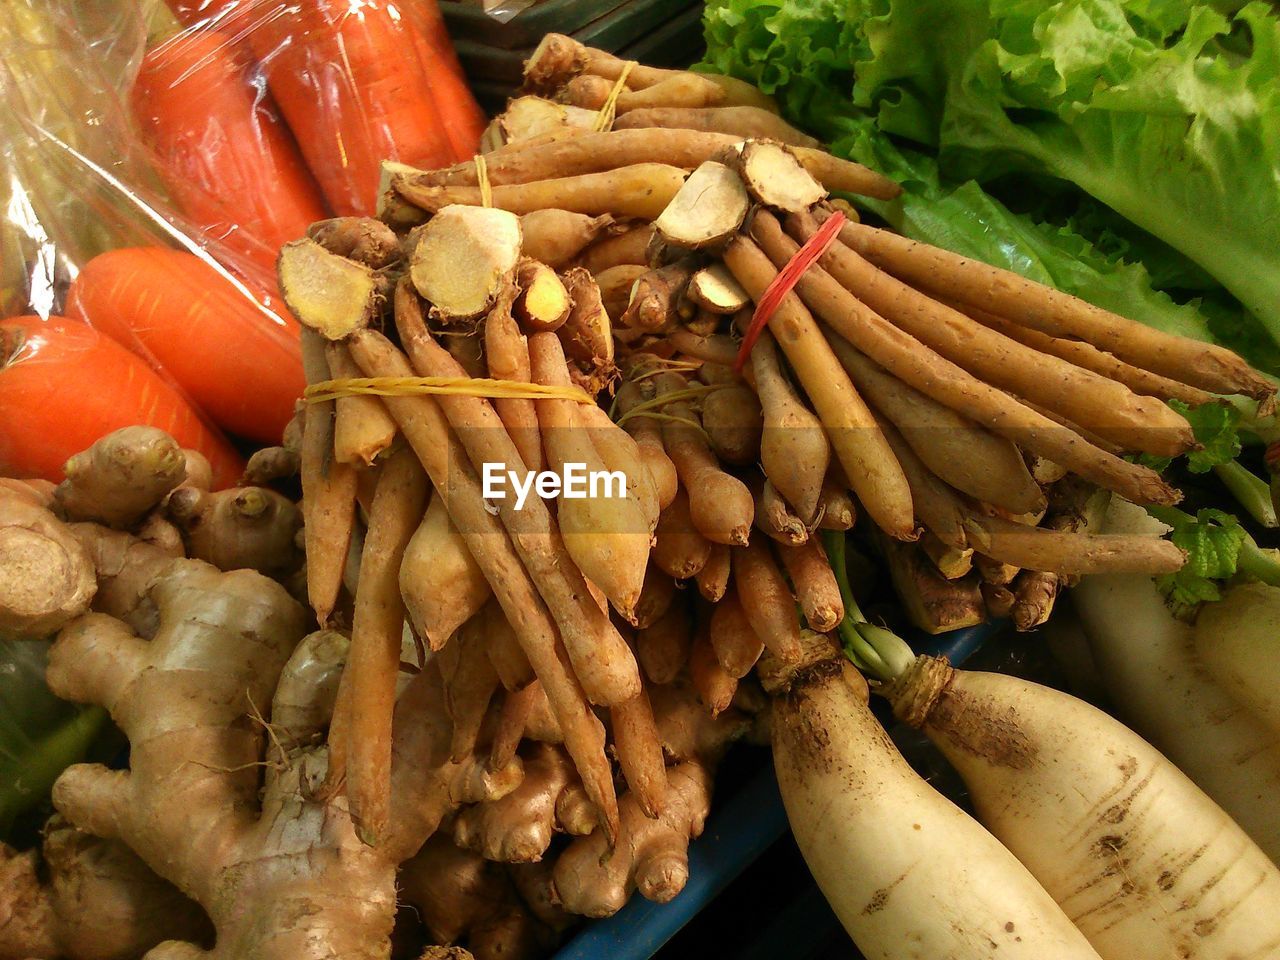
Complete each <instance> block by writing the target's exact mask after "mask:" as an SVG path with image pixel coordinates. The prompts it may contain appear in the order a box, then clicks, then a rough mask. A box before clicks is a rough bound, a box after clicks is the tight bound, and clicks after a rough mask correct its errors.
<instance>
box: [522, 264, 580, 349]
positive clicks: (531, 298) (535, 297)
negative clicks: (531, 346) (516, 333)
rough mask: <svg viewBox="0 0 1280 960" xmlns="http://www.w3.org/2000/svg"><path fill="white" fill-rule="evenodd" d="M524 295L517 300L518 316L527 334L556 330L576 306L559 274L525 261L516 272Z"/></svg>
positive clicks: (543, 265)
mask: <svg viewBox="0 0 1280 960" xmlns="http://www.w3.org/2000/svg"><path fill="white" fill-rule="evenodd" d="M516 284H517V286H519V288H520V294H519V296H517V297H516V301H515V306H514V310H515V314H516V317H517V318H518V319H519V321H520V324H521V326H523V327H524V328H525V331H526V332H529V333H538V332H540V331H544V330H546V331H549V330H556V329H558V328H559V327H560V325H561V324H563V323H564V322H565V320H567V319H568V317H569V308H570V307H571V306H572V305H573V304H572V301H571V300H570V299H569V291H568V290H567V289H566V288H565V285H564V282H563V281H562V280H561V279H560V278H559V277H558V276H556V272H555V271H554V270H552V269H551V268H550V267H548V266H547V265H546V264H545V263H539V262H538V261H537V260H529V259H524V260H521V261H520V266H519V268H518V269H517V271H516Z"/></svg>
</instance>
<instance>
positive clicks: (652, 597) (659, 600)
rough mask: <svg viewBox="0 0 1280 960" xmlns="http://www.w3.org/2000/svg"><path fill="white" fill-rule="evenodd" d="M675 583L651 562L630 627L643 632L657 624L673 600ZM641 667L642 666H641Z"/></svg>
mask: <svg viewBox="0 0 1280 960" xmlns="http://www.w3.org/2000/svg"><path fill="white" fill-rule="evenodd" d="M675 595H676V582H675V580H674V579H672V578H671V577H670V576H668V575H667V574H665V573H663V572H662V570H660V569H658V567H657V566H656V565H654V563H653V562H652V561H651V562H650V563H649V569H648V570H646V571H645V574H644V588H643V589H641V591H640V599H639V600H638V601H637V602H636V610H635V615H634V616H633V617H632V620H631V625H632V626H633V627H635V628H636V629H637V630H644V629H645V628H646V627H651V626H653V624H655V623H657V621H658V618H659V617H661V616H662V615H663V614H665V613H666V612H667V610H668V609H669V608H670V607H671V602H672V600H673V599H675ZM642 666H643V664H642Z"/></svg>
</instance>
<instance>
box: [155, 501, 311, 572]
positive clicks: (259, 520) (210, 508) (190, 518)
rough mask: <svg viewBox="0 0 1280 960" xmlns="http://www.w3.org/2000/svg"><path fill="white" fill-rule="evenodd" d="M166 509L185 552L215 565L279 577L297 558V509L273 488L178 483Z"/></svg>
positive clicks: (295, 565) (299, 523) (293, 567)
mask: <svg viewBox="0 0 1280 960" xmlns="http://www.w3.org/2000/svg"><path fill="white" fill-rule="evenodd" d="M167 510H168V514H169V517H170V518H171V519H172V520H173V521H174V523H176V524H177V525H178V528H179V529H180V530H181V531H182V536H183V540H184V541H185V542H186V545H187V553H188V554H189V555H190V556H192V557H194V558H196V559H198V560H204V561H206V562H207V563H212V564H213V565H214V566H215V567H217V568H218V569H219V570H240V569H249V570H257V571H258V572H259V573H265V574H267V575H268V576H274V577H282V576H286V575H288V574H289V573H292V572H293V571H294V570H296V569H297V568H298V566H299V564H300V563H301V562H302V557H301V554H300V553H299V550H298V545H297V535H298V531H299V530H300V529H301V528H302V513H301V511H299V509H298V507H297V506H296V505H295V504H294V503H293V501H291V500H289V499H288V498H287V497H284V496H281V495H280V494H278V493H276V492H275V491H274V490H268V489H267V488H265V487H238V488H234V489H228V490H219V491H218V492H217V493H205V492H204V491H201V490H192V489H182V490H177V491H175V492H174V494H173V495H172V496H171V497H170V498H169V502H168V506H167Z"/></svg>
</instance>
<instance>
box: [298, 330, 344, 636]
mask: <svg viewBox="0 0 1280 960" xmlns="http://www.w3.org/2000/svg"><path fill="white" fill-rule="evenodd" d="M302 364H303V368H304V369H305V370H306V374H307V381H308V382H309V383H319V382H321V381H323V380H328V379H330V371H329V362H328V360H327V359H326V358H325V350H324V340H323V338H322V336H321V335H320V334H319V333H317V332H315V331H313V330H310V329H306V330H303V331H302ZM304 416H305V418H306V419H305V421H304V424H303V430H302V449H301V451H300V452H299V472H300V474H301V477H302V514H303V528H302V529H303V536H304V538H305V548H306V554H307V597H308V598H309V600H310V603H311V609H312V610H314V611H315V614H316V620H317V621H318V622H319V624H320V626H322V627H323V626H327V625H328V622H329V616H330V614H332V613H333V608H334V607H335V606H336V605H337V602H338V593H339V591H341V589H342V572H343V569H344V568H345V567H346V562H347V548H348V547H349V546H350V544H351V534H352V530H353V529H354V528H355V522H356V470H355V468H354V467H353V466H352V465H351V464H349V463H340V462H339V461H338V460H336V459H335V457H334V448H333V439H334V433H333V432H334V402H333V401H332V400H323V401H319V402H315V403H309V404H307V406H306V412H305V414H304Z"/></svg>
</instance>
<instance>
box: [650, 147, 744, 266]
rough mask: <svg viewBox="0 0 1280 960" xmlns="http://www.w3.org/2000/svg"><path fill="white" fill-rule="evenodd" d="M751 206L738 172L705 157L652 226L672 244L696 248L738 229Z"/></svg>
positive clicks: (716, 240) (730, 234)
mask: <svg viewBox="0 0 1280 960" xmlns="http://www.w3.org/2000/svg"><path fill="white" fill-rule="evenodd" d="M750 206H751V198H750V197H749V196H747V190H746V187H745V186H743V183H742V178H741V177H740V176H738V173H737V172H736V171H735V170H734V169H733V168H732V167H728V166H726V165H725V164H723V163H718V162H716V161H715V160H708V161H706V162H705V163H703V164H701V165H700V166H699V167H698V169H696V170H694V171H693V173H691V174H689V179H688V180H686V181H685V182H684V186H682V187H681V188H680V190H679V191H678V192H677V193H676V195H675V196H674V197H672V198H671V202H670V203H669V204H667V208H666V209H665V210H663V211H662V214H661V215H660V216H659V217H658V218H657V219H656V220H655V221H654V222H653V227H654V229H655V230H656V231H657V232H658V236H660V237H661V238H662V239H663V240H665V241H666V242H667V243H669V244H671V245H672V246H676V247H688V248H691V249H695V250H696V249H700V248H702V247H709V246H713V245H715V244H717V243H720V242H722V241H724V240H726V239H728V238H729V237H731V236H733V235H734V234H735V233H737V232H738V228H739V227H740V226H742V221H743V220H745V219H746V216H747V210H748V208H749V207H750Z"/></svg>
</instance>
